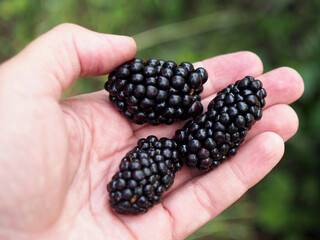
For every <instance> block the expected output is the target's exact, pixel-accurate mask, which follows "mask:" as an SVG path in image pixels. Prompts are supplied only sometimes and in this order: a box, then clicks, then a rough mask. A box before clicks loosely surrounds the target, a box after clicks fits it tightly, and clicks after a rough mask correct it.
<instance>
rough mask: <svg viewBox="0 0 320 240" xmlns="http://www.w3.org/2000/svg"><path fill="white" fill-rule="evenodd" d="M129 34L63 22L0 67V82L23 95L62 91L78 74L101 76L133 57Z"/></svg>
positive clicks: (57, 97)
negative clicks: (101, 30)
mask: <svg viewBox="0 0 320 240" xmlns="http://www.w3.org/2000/svg"><path fill="white" fill-rule="evenodd" d="M135 53H136V44H135V42H134V40H133V39H132V38H130V37H126V36H119V35H111V34H101V33H96V32H93V31H90V30H88V29H85V28H83V27H80V26H77V25H74V24H68V23H66V24H62V25H59V26H57V27H55V28H53V29H52V30H50V31H49V32H47V33H45V34H43V35H42V36H40V37H38V38H37V39H36V40H34V41H33V42H31V43H30V44H29V45H28V46H27V47H26V48H25V49H24V50H23V51H21V52H20V53H19V54H18V55H17V56H15V57H13V58H12V59H10V60H8V61H7V62H5V63H4V64H2V65H1V66H0V84H1V85H2V88H3V87H5V86H7V87H9V89H11V90H13V91H15V92H17V91H18V93H19V95H20V94H23V95H26V94H28V95H30V94H31V95H51V96H53V97H55V98H56V99H59V98H60V96H61V93H62V92H63V91H64V90H65V89H66V88H67V87H68V86H70V84H71V83H72V82H73V81H74V80H75V79H77V78H78V77H79V76H84V77H85V76H93V75H103V74H106V73H108V72H110V71H111V70H112V69H114V68H115V67H116V66H118V65H120V64H121V63H123V62H125V61H128V60H130V59H132V58H133V57H134V56H135Z"/></svg>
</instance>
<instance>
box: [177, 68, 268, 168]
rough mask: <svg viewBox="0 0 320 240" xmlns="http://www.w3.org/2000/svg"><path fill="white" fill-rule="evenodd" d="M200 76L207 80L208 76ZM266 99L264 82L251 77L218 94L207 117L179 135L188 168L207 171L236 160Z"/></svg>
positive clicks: (192, 123)
mask: <svg viewBox="0 0 320 240" xmlns="http://www.w3.org/2000/svg"><path fill="white" fill-rule="evenodd" d="M196 72H197V74H199V75H201V78H203V79H206V78H207V76H206V74H205V73H204V72H201V71H200V70H198V71H196ZM196 79H197V77H191V80H193V81H195V80H196ZM189 81H190V78H189ZM266 96H267V93H266V90H265V89H264V88H262V83H261V81H259V80H256V79H254V78H253V77H250V76H247V77H245V78H244V79H242V80H239V81H237V82H236V83H235V84H230V85H229V86H228V87H226V88H224V89H222V90H221V91H220V92H218V94H217V96H216V97H215V98H214V99H213V100H212V101H211V102H210V103H209V105H208V110H207V112H206V113H204V114H200V115H198V116H197V117H196V118H194V119H193V120H190V121H188V122H187V123H186V124H185V126H184V127H183V128H182V129H180V130H178V131H176V134H175V138H174V139H175V141H176V142H177V143H178V149H179V151H180V154H181V157H182V158H183V160H184V161H185V163H186V165H187V166H188V167H190V168H198V169H200V170H205V171H206V170H210V169H212V168H215V167H217V166H219V165H220V163H221V162H223V161H224V160H226V159H227V158H228V157H230V156H234V155H235V154H236V152H237V149H238V147H239V146H240V144H241V143H242V142H243V141H244V138H245V136H246V134H247V132H248V130H250V129H251V127H252V126H253V124H254V123H255V122H256V121H258V120H260V119H261V117H262V108H263V107H264V106H265V97H266Z"/></svg>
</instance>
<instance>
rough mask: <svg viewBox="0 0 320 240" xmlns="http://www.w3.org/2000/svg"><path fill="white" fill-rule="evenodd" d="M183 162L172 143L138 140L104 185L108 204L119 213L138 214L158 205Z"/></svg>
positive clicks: (149, 139) (150, 137)
mask: <svg viewBox="0 0 320 240" xmlns="http://www.w3.org/2000/svg"><path fill="white" fill-rule="evenodd" d="M181 168H182V161H181V158H180V155H179V151H178V150H177V144H176V142H175V141H174V140H170V139H167V138H161V139H159V140H158V138H157V137H155V136H149V137H148V138H147V139H144V138H142V139H140V140H139V141H138V144H137V147H135V148H133V149H132V150H131V151H130V152H129V153H127V155H126V156H125V157H124V158H123V159H122V161H121V163H120V171H119V172H117V173H116V174H115V175H114V176H113V177H112V181H111V182H110V183H109V184H108V185H107V189H108V192H109V196H110V200H109V202H110V205H111V207H112V208H114V209H115V211H116V212H117V213H119V214H140V213H144V212H147V211H148V209H149V208H151V207H152V206H154V205H155V204H158V203H159V202H160V200H161V198H162V195H163V193H164V191H166V190H168V189H169V188H170V187H171V186H172V184H173V181H174V178H175V173H176V172H177V171H179V170H180V169H181Z"/></svg>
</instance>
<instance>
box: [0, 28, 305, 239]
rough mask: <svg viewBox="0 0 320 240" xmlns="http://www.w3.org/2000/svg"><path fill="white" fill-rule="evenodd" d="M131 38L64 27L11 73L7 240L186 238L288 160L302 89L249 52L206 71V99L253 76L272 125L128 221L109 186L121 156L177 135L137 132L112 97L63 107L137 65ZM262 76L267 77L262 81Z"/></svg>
mask: <svg viewBox="0 0 320 240" xmlns="http://www.w3.org/2000/svg"><path fill="white" fill-rule="evenodd" d="M135 53H136V45H135V43H134V41H133V40H132V39H131V38H128V37H124V36H115V35H106V34H98V33H95V32H92V31H89V30H86V29H84V28H81V27H79V26H76V25H72V24H63V25H60V26H58V27H56V28H54V29H53V30H51V31H50V32H48V33H46V34H44V35H42V36H41V37H39V38H38V39H36V40H35V41H33V42H32V43H31V44H30V45H29V46H28V47H27V48H25V49H24V50H23V51H22V52H21V53H19V54H18V55H17V56H15V57H13V58H12V59H10V60H8V61H6V62H5V63H3V64H2V65H1V66H0V89H1V90H0V91H1V94H0V111H1V114H0V129H1V130H0V132H1V135H0V180H1V183H2V184H1V188H0V238H1V239H15V240H19V239H35V240H36V239H48V240H50V239H95V240H99V239H134V238H136V239H183V238H185V237H187V236H188V235H190V234H191V233H192V232H194V231H195V230H196V229H197V228H199V227H200V226H201V225H203V224H204V223H206V222H207V221H209V220H210V219H212V218H214V217H215V216H216V215H218V214H219V213H220V212H222V211H223V210H224V209H226V208H227V207H228V206H230V205H231V204H232V203H233V202H235V201H236V200H237V199H238V198H239V197H240V196H241V195H243V194H244V193H245V192H246V191H247V190H248V189H249V188H250V187H252V186H253V185H255V184H256V183H257V182H258V181H259V180H261V179H262V178H263V177H264V176H265V175H266V174H267V173H268V172H269V171H270V170H271V169H272V168H273V167H274V166H275V165H276V164H277V162H278V161H279V160H280V159H281V157H282V155H283V151H284V145H283V142H284V141H286V140H288V139H289V138H290V137H292V136H293V135H294V133H295V132H296V130H297V128H298V118H297V115H296V114H295V112H294V111H293V110H292V108H290V107H289V106H288V105H287V104H289V103H292V102H293V101H295V100H297V99H298V98H299V97H300V96H301V94H302V92H303V82H302V79H301V77H300V76H299V74H298V73H297V72H296V71H294V70H293V69H290V68H287V67H284V68H278V69H275V70H273V71H270V72H268V73H266V74H262V71H263V67H262V63H261V60H260V59H259V58H258V57H257V56H256V55H255V54H253V53H250V52H237V53H232V54H226V55H222V56H218V57H214V58H211V59H207V60H204V61H203V62H201V63H200V62H199V63H196V66H197V67H199V66H203V67H204V68H205V69H207V71H208V73H209V80H208V82H207V83H206V85H205V87H204V92H203V93H202V99H203V103H204V106H206V105H207V104H208V103H209V101H210V100H211V99H212V98H213V96H214V94H215V93H216V92H217V91H219V90H220V89H222V88H223V87H225V86H227V85H228V84H230V83H232V82H234V81H235V80H238V79H241V78H242V77H244V76H246V75H252V76H254V77H257V78H258V79H259V80H261V81H262V82H263V84H264V88H265V89H266V90H267V92H268V97H267V98H266V102H267V105H266V107H265V110H264V116H263V118H262V119H261V120H260V121H259V122H257V123H256V124H255V126H254V127H253V128H252V130H251V131H249V133H248V135H247V137H246V141H245V144H243V146H241V147H240V148H239V151H238V154H237V155H236V156H234V157H232V158H230V159H229V160H227V161H226V162H225V163H223V164H222V165H221V166H220V167H219V168H217V169H215V170H213V171H211V172H208V173H206V174H204V175H200V173H199V172H198V171H196V170H193V171H191V170H189V169H188V168H186V167H185V168H183V170H182V171H181V172H179V173H177V174H176V179H175V184H174V185H173V187H172V188H171V189H170V190H169V191H168V192H167V193H165V195H164V198H163V201H162V203H161V204H158V205H156V206H154V207H153V208H152V209H151V210H149V211H148V212H147V213H146V214H143V215H139V216H123V215H117V214H115V213H114V212H113V210H112V209H111V208H110V207H109V204H108V193H107V190H106V185H107V183H108V181H110V179H111V177H112V176H113V174H114V173H115V172H116V171H118V167H119V163H120V160H121V159H122V157H123V156H124V155H125V154H126V153H127V152H128V151H129V150H131V149H132V147H134V146H135V145H136V141H137V140H138V139H139V138H141V137H147V136H148V135H156V136H158V137H162V136H166V137H172V136H173V134H174V132H175V130H176V129H177V128H178V127H181V126H182V124H183V123H182V122H178V123H175V124H174V125H171V126H167V125H165V126H157V127H154V126H150V125H142V126H140V125H134V124H130V123H128V121H127V120H126V119H125V118H124V117H122V116H121V114H120V113H119V112H118V111H117V110H115V108H114V107H113V106H112V105H111V104H110V103H109V102H108V97H107V93H106V92H105V91H104V90H102V91H99V92H95V93H91V94H85V95H81V96H76V97H72V98H69V99H64V100H60V97H61V93H62V92H63V91H64V90H65V89H66V88H67V87H68V86H70V84H71V83H72V82H73V81H75V80H76V79H77V78H78V77H79V76H84V77H86V76H95V75H103V74H107V73H108V72H110V71H111V70H112V69H114V68H115V67H116V66H117V65H120V64H121V63H123V62H125V61H127V60H130V59H132V58H133V57H134V56H135ZM261 74H262V75H261Z"/></svg>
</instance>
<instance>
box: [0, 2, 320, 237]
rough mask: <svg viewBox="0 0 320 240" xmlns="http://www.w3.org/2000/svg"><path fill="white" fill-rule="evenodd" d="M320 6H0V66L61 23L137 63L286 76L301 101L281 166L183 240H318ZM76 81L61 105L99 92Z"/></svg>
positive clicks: (99, 84) (91, 83)
mask: <svg viewBox="0 0 320 240" xmlns="http://www.w3.org/2000/svg"><path fill="white" fill-rule="evenodd" d="M319 13H320V1H318V0H315V1H311V0H305V1H298V0H269V1H253V0H244V1H236V0H231V1H222V0H220V1H219V0H213V1H210V0H198V1H188V0H175V1H172V0H143V1H141V0H140V1H136V0H131V1H124V0H117V1H111V0H109V1H108V0H69V1H64V0H46V1H40V0H38V1H37V0H33V1H32V0H1V1H0V61H1V62H2V61H4V60H5V59H7V58H9V57H10V56H12V55H14V54H16V53H17V52H19V51H20V50H21V49H22V48H24V47H25V46H26V45H27V44H28V43H29V42H30V41H31V40H32V39H34V38H35V37H37V36H38V35H40V34H42V33H44V32H46V31H48V30H49V29H51V28H52V27H54V26H56V25H57V24H59V23H63V22H73V23H76V24H79V25H82V26H84V27H87V28H90V29H92V30H94V31H99V32H105V33H114V34H123V35H130V36H133V37H134V38H135V40H136V42H137V45H138V53H137V56H138V57H142V58H144V59H148V58H150V57H157V58H163V59H167V60H168V59H172V60H174V61H177V62H181V61H191V62H194V61H199V60H202V59H204V58H209V57H212V56H215V55H219V54H224V53H229V52H234V51H240V50H250V51H253V52H255V53H257V54H258V55H259V56H260V57H261V59H262V61H263V62H264V67H265V71H269V70H271V69H273V68H277V67H280V66H289V67H292V68H295V69H296V70H297V71H298V72H299V73H300V74H301V75H302V77H303V78H304V80H305V87H306V89H305V93H304V95H303V97H302V98H301V99H300V100H299V101H298V102H297V103H295V104H293V105H292V107H293V108H294V109H295V110H296V111H297V113H298V115H299V118H300V128H299V131H298V133H297V134H296V135H295V137H294V138H292V139H291V140H289V141H288V142H287V143H286V152H285V156H284V157H283V159H282V161H281V162H280V164H279V165H278V166H277V167H276V168H275V169H274V170H273V171H272V172H271V173H270V174H269V175H268V176H267V177H266V178H265V179H264V180H262V181H261V182H260V183H259V184H258V185H257V186H256V187H254V188H253V189H251V190H249V192H248V193H247V194H245V196H243V197H242V198H241V199H240V200H239V201H238V202H236V203H235V204H234V205H233V206H232V207H231V208H229V209H228V210H226V211H225V212H223V213H222V214H221V215H220V216H218V217H217V218H216V219H215V220H213V221H211V222H209V223H208V224H207V225H205V226H204V227H202V228H200V229H199V230H198V231H197V232H196V233H194V234H193V235H191V236H190V237H189V239H203V240H204V239H263V240H269V239H284V240H296V239H297V240H300V239H320V230H319V228H320V227H319V215H320V210H319V209H320V207H319V200H320V197H319V196H320V191H319V190H320V186H319V185H320V184H319V183H320V181H319V178H320V177H319V173H320V158H319V155H320V153H319V147H320V141H319V139H320V131H319V130H320V110H319V109H320V95H319V92H320V82H319V77H318V76H319V74H320V47H319V43H320V41H319V40H320V15H319ZM105 80H106V78H105V77H95V78H87V79H79V80H78V81H77V82H76V83H74V84H73V85H72V87H71V88H69V89H68V90H67V92H66V93H65V95H64V96H65V97H67V96H71V95H76V94H81V93H86V92H91V91H96V90H100V89H102V88H103V83H104V81H105Z"/></svg>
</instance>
